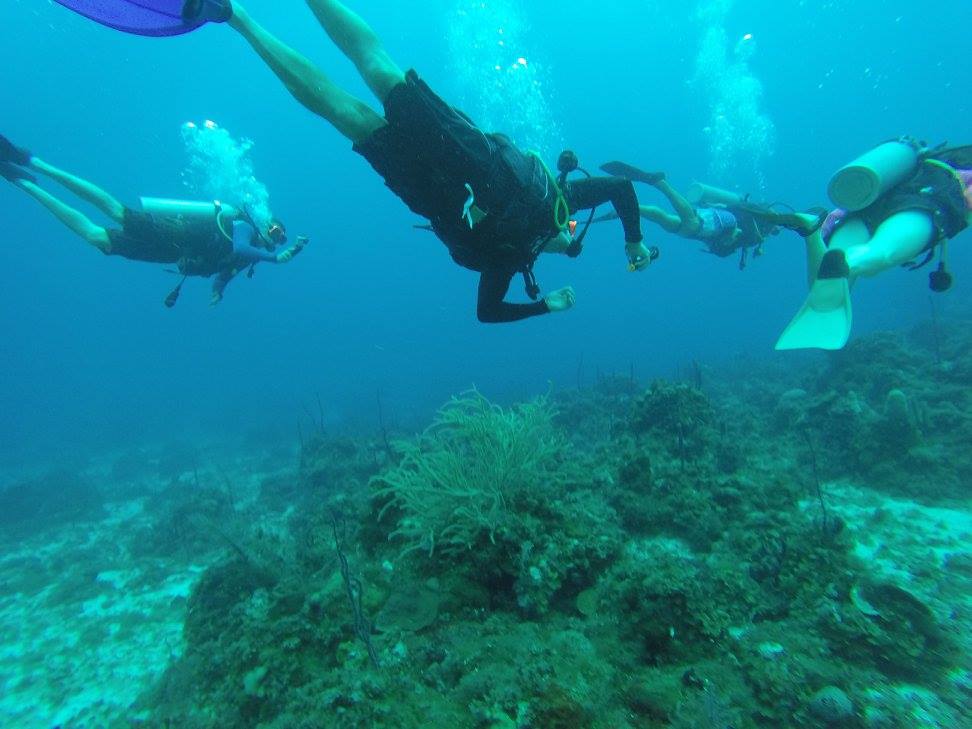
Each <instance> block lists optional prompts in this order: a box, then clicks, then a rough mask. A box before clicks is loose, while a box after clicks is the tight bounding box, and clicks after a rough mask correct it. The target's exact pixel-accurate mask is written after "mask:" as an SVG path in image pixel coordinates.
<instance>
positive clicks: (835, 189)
mask: <svg viewBox="0 0 972 729" xmlns="http://www.w3.org/2000/svg"><path fill="white" fill-rule="evenodd" d="M918 160H919V149H918V147H917V146H916V145H915V144H913V143H911V142H909V141H907V140H905V139H900V140H894V141H891V142H885V143H884V144H881V145H878V146H877V147H875V148H874V149H872V150H870V151H869V152H865V153H864V154H862V155H861V156H860V157H858V158H857V159H855V160H854V161H853V162H851V163H850V164H847V165H844V166H843V167H841V168H840V169H839V170H837V171H836V172H835V173H834V176H833V177H831V178H830V183H829V184H828V185H827V195H828V196H829V197H830V199H831V201H832V202H833V203H834V205H836V206H837V207H839V208H843V209H844V210H847V211H848V212H855V211H857V210H863V209H864V208H866V207H868V206H869V205H872V204H873V203H874V202H875V201H876V200H877V199H878V198H879V197H881V195H883V194H884V193H886V192H887V191H888V190H890V189H891V188H893V187H894V186H895V185H898V184H899V183H901V182H904V181H905V180H906V179H908V178H909V177H910V176H911V175H913V174H914V172H915V170H916V169H917V167H918Z"/></svg>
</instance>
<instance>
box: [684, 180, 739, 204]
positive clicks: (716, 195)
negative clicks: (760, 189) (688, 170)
mask: <svg viewBox="0 0 972 729" xmlns="http://www.w3.org/2000/svg"><path fill="white" fill-rule="evenodd" d="M685 199H686V200H688V201H689V202H690V203H692V205H725V206H726V207H731V206H732V205H739V204H741V203H744V202H746V196H745V195H740V194H739V193H738V192H730V191H729V190H723V189H721V188H718V187H713V186H712V185H705V184H703V183H701V182H693V183H692V184H691V185H690V186H689V188H688V190H686V191H685Z"/></svg>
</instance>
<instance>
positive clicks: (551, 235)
mask: <svg viewBox="0 0 972 729" xmlns="http://www.w3.org/2000/svg"><path fill="white" fill-rule="evenodd" d="M196 5H199V4H198V3H195V4H194V3H187V5H186V8H185V10H184V15H187V14H188V15H187V18H188V19H189V20H193V19H194V17H193V15H192V11H193V9H194V7H195V6H196ZM308 5H309V6H310V8H311V10H312V11H313V12H314V14H315V15H316V16H317V19H318V20H319V21H320V23H321V25H322V26H323V28H324V30H325V32H326V33H327V34H328V36H330V38H331V40H332V41H333V42H334V43H335V45H336V46H337V47H338V48H339V49H340V50H341V52H342V53H344V55H345V56H347V57H348V58H349V59H350V60H351V61H352V62H353V63H354V64H355V66H356V67H357V69H358V72H359V73H360V74H361V76H362V78H363V79H364V81H365V83H366V84H367V85H368V87H369V88H370V89H371V91H372V92H373V93H374V94H375V96H376V97H377V98H378V99H379V100H380V101H381V102H382V104H383V106H384V112H385V113H384V116H382V115H380V114H378V113H377V112H375V111H374V110H373V109H371V108H370V107H369V106H367V105H366V104H365V103H364V102H362V101H360V100H359V99H357V98H355V97H353V96H351V95H350V94H349V93H348V92H346V91H345V90H344V89H342V88H340V87H338V86H337V85H336V84H335V83H334V82H333V81H331V80H330V79H329V78H328V77H327V76H325V75H324V73H323V72H321V71H320V69H318V68H316V67H315V66H314V65H313V64H312V63H311V62H310V61H309V60H308V59H307V58H305V57H304V56H302V55H301V54H299V53H297V52H296V51H294V50H293V49H291V48H290V47H288V46H286V45H284V44H283V43H282V42H281V41H280V40H278V39H277V38H275V37H274V36H273V35H271V34H270V33H269V32H267V31H266V30H265V29H264V28H262V27H261V26H260V25H258V24H257V23H256V22H254V21H253V20H252V19H251V18H250V16H249V15H248V14H247V13H246V11H245V10H244V9H243V8H242V7H240V6H239V5H238V4H233V5H231V4H230V2H229V1H228V0H209V2H208V4H204V5H203V6H201V7H200V13H202V14H201V15H199V16H198V18H195V19H199V20H213V21H216V22H220V21H227V22H228V23H229V25H230V26H231V27H232V28H233V29H234V30H236V31H237V32H239V33H240V34H241V35H242V36H243V37H244V38H245V39H246V40H247V41H248V42H249V43H250V45H251V46H252V47H253V48H254V50H255V51H256V52H257V53H258V54H259V55H260V57H261V58H262V59H263V60H264V61H265V62H266V63H267V65H268V66H269V67H270V69H271V70H272V71H273V72H274V73H275V74H276V75H277V76H278V77H279V78H280V80H281V81H282V82H283V83H284V85H285V86H286V87H287V89H288V90H289V91H290V92H291V94H293V96H294V97H295V98H296V99H297V100H298V101H299V102H300V103H301V104H303V105H304V106H305V107H307V108H308V109H309V110H311V111H312V112H314V113H315V114H317V115H319V116H321V117H322V118H324V119H326V120H327V121H328V122H330V123H331V124H332V125H333V126H334V127H335V129H337V130H338V131H339V132H340V133H341V134H343V135H344V136H345V137H347V138H348V139H349V140H351V142H352V143H353V149H354V150H355V151H356V152H358V153H359V154H361V155H362V156H363V157H364V158H365V159H367V160H368V162H369V163H370V164H371V166H372V167H373V168H374V169H375V171H376V172H378V173H379V174H380V175H381V176H382V177H383V178H384V180H385V183H386V184H387V185H388V187H389V188H390V189H391V190H392V191H393V192H394V193H395V194H396V195H397V196H398V197H399V198H401V199H402V200H403V201H404V202H405V204H406V205H408V206H409V208H410V209H411V210H412V211H413V212H415V213H417V214H418V215H421V216H422V217H424V218H427V219H428V220H429V223H430V226H429V227H430V228H431V230H432V231H433V232H435V234H436V235H437V236H438V237H439V238H440V239H441V240H442V241H443V242H444V243H445V244H446V246H447V247H448V249H449V252H450V254H451V255H452V257H453V259H454V260H455V261H456V262H457V263H459V264H460V265H462V266H464V267H466V268H470V269H472V270H475V271H478V272H480V274H481V277H480V285H479V298H478V306H477V314H478V317H479V320H480V321H483V322H509V321H516V320H520V319H525V318H527V317H531V316H537V315H540V314H546V313H549V312H554V311H564V310H566V309H569V308H570V307H571V306H573V304H574V291H573V289H572V288H570V287H566V288H562V289H559V290H556V291H553V292H550V293H548V294H547V295H546V296H544V297H543V298H542V299H541V298H538V296H539V290H538V288H537V287H536V283H535V281H534V279H533V274H532V270H533V263H534V261H535V260H536V258H537V256H538V255H539V254H540V253H541V252H563V253H573V252H574V251H575V250H576V245H574V246H572V245H571V243H572V240H571V236H570V233H569V232H568V231H569V228H570V226H569V223H570V221H569V217H570V213H572V212H575V211H577V210H581V209H586V208H591V207H593V206H595V205H598V204H600V203H604V202H608V201H610V202H612V203H613V205H614V207H615V210H616V212H617V214H618V215H619V217H620V218H621V221H622V224H623V227H624V232H625V252H626V254H627V258H628V262H629V268H630V269H631V270H643V269H645V268H647V266H648V265H649V264H650V263H651V261H652V260H653V258H654V257H655V256H657V252H655V253H654V254H653V252H652V251H649V250H648V249H647V248H646V247H645V246H644V245H643V243H642V235H641V227H640V226H641V223H640V219H639V217H638V204H637V198H636V196H635V192H634V188H633V186H632V184H631V182H630V181H628V180H627V179H623V178H594V179H589V180H579V181H567V180H566V179H565V177H563V176H562V177H561V178H559V179H558V178H556V177H554V176H553V175H552V174H551V173H550V172H549V170H547V168H546V166H545V165H544V164H543V162H542V161H541V160H539V159H538V158H536V157H535V156H533V155H527V154H524V153H523V152H521V151H520V150H519V149H517V148H516V147H515V146H514V145H513V143H512V142H511V141H510V140H509V139H507V138H506V137H504V136H503V135H501V134H488V133H485V132H483V131H482V130H480V129H479V128H478V127H477V126H476V125H475V124H474V123H473V122H472V121H471V120H470V119H469V118H468V117H466V116H465V115H464V114H462V112H460V111H458V110H456V109H454V108H453V107H451V106H449V105H448V104H446V103H445V102H444V101H442V99H440V98H439V97H438V96H437V95H436V94H435V93H434V92H433V91H432V90H431V89H430V88H429V87H428V86H427V85H426V84H425V83H424V82H423V81H422V80H420V79H419V77H418V75H417V74H416V73H415V72H414V71H409V72H408V73H405V72H403V71H402V70H401V68H399V66H398V65H397V64H395V62H394V61H393V60H392V59H391V58H390V57H389V55H388V53H387V51H386V50H385V49H384V47H383V46H382V44H381V41H380V40H379V39H378V37H377V36H376V35H375V33H374V31H373V30H372V29H371V28H370V27H369V26H368V25H367V24H366V23H365V22H364V21H363V20H362V19H361V18H360V17H358V16H357V15H356V14H355V13H353V12H352V11H350V10H349V9H348V8H346V7H345V6H344V5H343V4H342V3H340V2H338V1H337V0H308ZM518 273H519V274H522V275H523V277H524V280H525V281H526V283H527V291H528V293H529V294H530V296H531V298H534V299H536V300H535V302H534V303H530V304H514V303H507V302H506V301H504V298H505V295H506V293H507V291H508V289H509V285H510V282H511V280H512V279H513V277H514V276H515V275H516V274H518Z"/></svg>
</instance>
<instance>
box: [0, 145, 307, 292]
mask: <svg viewBox="0 0 972 729" xmlns="http://www.w3.org/2000/svg"><path fill="white" fill-rule="evenodd" d="M32 173H38V174H42V175H44V176H46V177H49V178H50V179H52V180H54V181H55V182H58V183H60V184H61V185H63V186H64V187H65V188H67V189H68V190H69V191H70V192H72V193H74V194H75V195H77V196H78V197H79V198H81V199H82V200H84V201H85V202H88V203H90V204H92V205H94V206H95V207H96V208H98V209H99V210H100V211H101V212H103V213H104V214H105V215H107V216H108V217H109V218H111V219H112V220H113V221H114V222H115V223H117V224H119V226H120V227H117V228H105V227H102V226H100V225H97V224H96V223H94V222H93V221H92V220H91V219H90V218H88V217H87V216H86V215H85V214H83V213H82V212H80V211H79V210H76V209H75V208H73V207H71V206H70V205H68V204H67V203H65V202H63V201H62V200H60V199H59V198H57V197H55V196H54V195H52V194H51V193H49V192H47V191H46V190H45V189H44V188H42V187H41V186H40V185H38V184H37V178H36V177H35V176H34V175H33V174H32ZM0 176H2V177H4V178H6V179H7V180H8V181H9V182H11V183H13V185H14V186H16V187H19V188H20V189H21V190H23V191H24V192H26V193H27V194H28V195H30V196H31V197H33V198H34V199H35V200H37V201H38V202H39V203H40V204H41V205H43V206H44V207H45V208H47V210H48V211H50V212H51V214H53V215H54V217H55V218H57V219H58V220H59V221H61V222H62V223H63V224H64V225H66V226H67V227H68V228H69V229H70V230H71V231H73V232H74V233H76V234H77V235H79V236H80V237H81V238H83V239H84V240H86V241H87V242H88V243H90V244H91V245H92V246H94V247H95V248H97V249H98V250H99V251H101V252H102V253H104V254H105V255H114V256H122V257H123V258H128V259H131V260H133V261H147V262H150V263H169V264H175V265H176V266H177V268H178V271H179V273H181V274H182V277H183V278H182V281H180V283H179V284H178V286H176V287H175V289H173V290H172V292H171V293H170V294H169V295H168V296H167V297H166V299H165V305H166V306H167V307H172V306H174V305H175V303H176V301H177V300H178V297H179V292H180V291H181V288H182V284H183V283H184V282H185V280H186V278H187V277H189V276H202V277H209V276H215V278H214V280H213V285H212V298H211V301H210V303H211V304H212V305H215V304H217V303H219V301H220V300H222V298H223V291H224V290H225V288H226V286H227V284H228V283H229V282H230V281H231V280H232V279H233V277H234V276H236V275H237V274H238V273H240V272H242V271H244V270H248V274H247V275H248V276H252V273H253V267H254V266H255V265H256V264H257V263H260V262H268V263H287V262H288V261H290V260H291V259H292V258H293V257H294V256H296V255H297V254H298V253H300V251H301V250H303V248H304V246H305V245H306V244H307V241H308V239H307V238H306V237H303V236H301V237H298V238H297V240H296V242H295V243H294V244H293V245H291V246H289V247H288V248H285V249H284V250H282V251H279V252H277V251H275V249H276V248H278V247H279V246H281V245H283V244H284V243H286V241H287V233H286V230H285V228H284V226H283V223H281V222H280V221H279V220H276V219H273V220H271V221H270V222H269V223H268V224H267V226H266V229H265V230H259V229H258V226H257V224H256V223H255V222H254V221H253V219H252V218H251V217H250V215H249V213H248V212H247V211H246V209H245V208H242V209H237V208H234V207H232V206H230V205H226V204H223V203H220V202H217V201H211V202H185V201H179V200H163V199H160V198H142V199H141V202H142V209H141V210H135V209H132V208H129V207H127V206H125V205H123V204H122V203H121V202H119V201H118V200H117V199H116V198H115V197H113V196H112V195H110V194H109V193H107V192H105V191H104V190H102V189H101V188H100V187H98V186H96V185H94V184H92V183H91V182H89V181H88V180H85V179H82V178H80V177H76V176H75V175H72V174H70V173H68V172H65V171H64V170H61V169H58V168H57V167H54V166H53V165H51V164H48V163H47V162H45V161H44V160H42V159H40V158H38V157H36V156H34V155H32V154H31V153H30V152H28V151H27V150H25V149H21V148H20V147H17V146H15V145H14V144H12V143H11V142H10V140H8V139H7V138H6V137H4V136H2V135H0Z"/></svg>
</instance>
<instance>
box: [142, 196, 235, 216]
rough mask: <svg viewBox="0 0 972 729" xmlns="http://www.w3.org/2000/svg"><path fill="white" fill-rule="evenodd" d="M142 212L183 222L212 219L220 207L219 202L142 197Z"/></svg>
mask: <svg viewBox="0 0 972 729" xmlns="http://www.w3.org/2000/svg"><path fill="white" fill-rule="evenodd" d="M139 200H140V201H141V203H142V210H143V211H144V212H146V213H148V214H150V215H158V216H160V217H167V218H182V219H183V220H191V219H199V218H212V217H213V216H214V215H217V214H219V212H220V210H221V208H222V206H221V205H220V204H219V202H217V201H214V200H209V201H207V202H202V201H196V200H171V199H169V198H164V197H142V198H139Z"/></svg>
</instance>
